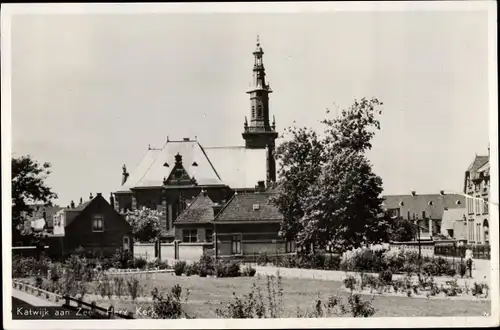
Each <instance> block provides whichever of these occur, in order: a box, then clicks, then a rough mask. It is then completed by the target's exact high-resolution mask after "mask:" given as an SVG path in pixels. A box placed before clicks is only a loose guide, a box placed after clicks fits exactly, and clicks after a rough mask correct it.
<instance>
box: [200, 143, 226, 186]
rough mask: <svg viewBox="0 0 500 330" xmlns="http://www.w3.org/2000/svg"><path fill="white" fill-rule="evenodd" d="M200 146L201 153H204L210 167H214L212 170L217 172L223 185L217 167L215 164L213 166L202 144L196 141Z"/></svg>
mask: <svg viewBox="0 0 500 330" xmlns="http://www.w3.org/2000/svg"><path fill="white" fill-rule="evenodd" d="M195 142H196V143H197V144H198V146H199V147H200V149H201V152H203V155H204V156H205V158H206V159H207V161H208V163H209V164H210V166H211V167H212V170H213V171H214V172H215V175H217V178H218V179H219V180H220V181H221V182H222V183H223V180H222V178H221V177H220V175H219V172H217V170H216V169H215V166H214V164H212V161H211V160H210V157H208V155H207V153H206V152H205V149H204V148H203V146H202V145H201V144H200V142H198V141H195Z"/></svg>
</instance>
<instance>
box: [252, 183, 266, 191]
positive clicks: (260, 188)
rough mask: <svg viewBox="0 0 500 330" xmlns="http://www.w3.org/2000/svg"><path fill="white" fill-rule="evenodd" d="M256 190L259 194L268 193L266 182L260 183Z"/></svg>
mask: <svg viewBox="0 0 500 330" xmlns="http://www.w3.org/2000/svg"><path fill="white" fill-rule="evenodd" d="M255 190H256V191H257V192H264V191H266V185H265V183H264V181H258V182H257V185H256V186H255Z"/></svg>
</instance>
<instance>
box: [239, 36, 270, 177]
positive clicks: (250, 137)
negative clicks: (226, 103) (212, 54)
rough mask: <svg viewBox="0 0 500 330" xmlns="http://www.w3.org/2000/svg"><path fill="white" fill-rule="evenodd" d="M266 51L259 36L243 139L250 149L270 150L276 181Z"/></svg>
mask: <svg viewBox="0 0 500 330" xmlns="http://www.w3.org/2000/svg"><path fill="white" fill-rule="evenodd" d="M263 55H264V51H263V50H262V47H261V45H260V40H259V36H257V45H256V49H255V51H254V52H253V56H254V65H253V81H252V85H251V87H250V89H249V90H248V91H247V93H248V94H249V96H250V121H249V122H248V121H247V119H246V117H245V123H244V126H243V127H244V131H243V134H242V135H243V139H245V146H246V147H247V148H249V149H265V148H267V149H268V155H269V156H268V157H269V160H268V164H267V165H268V177H269V179H268V180H270V181H275V178H276V174H275V161H274V146H275V140H276V138H277V137H278V133H277V132H276V126H275V122H274V116H273V123H272V125H271V124H270V114H269V94H270V93H272V90H271V87H270V86H269V83H268V82H266V71H265V68H264V62H263Z"/></svg>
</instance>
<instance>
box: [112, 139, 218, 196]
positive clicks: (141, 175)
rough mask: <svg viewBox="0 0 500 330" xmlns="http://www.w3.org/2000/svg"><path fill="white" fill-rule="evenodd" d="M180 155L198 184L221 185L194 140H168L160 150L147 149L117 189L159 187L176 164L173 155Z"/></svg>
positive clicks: (213, 169)
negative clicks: (125, 180)
mask: <svg viewBox="0 0 500 330" xmlns="http://www.w3.org/2000/svg"><path fill="white" fill-rule="evenodd" d="M177 154H179V155H181V156H182V165H183V167H184V169H185V170H186V171H187V173H188V174H189V176H191V178H193V177H194V178H195V179H196V181H197V183H198V185H222V184H223V183H222V181H221V179H220V177H219V175H218V174H217V172H216V170H215V168H214V167H213V166H212V163H211V162H210V160H209V158H208V157H207V155H206V153H205V151H204V150H203V148H202V147H201V145H200V144H199V143H198V142H196V141H168V142H167V143H165V145H164V146H163V148H162V149H161V150H157V149H153V150H148V152H147V153H146V155H145V156H144V157H143V159H142V161H141V162H140V163H139V165H138V166H137V168H136V169H135V170H134V171H133V172H132V173H131V174H130V176H129V178H128V179H127V182H125V184H124V185H123V186H122V187H120V189H119V191H129V190H130V188H140V187H160V186H162V185H163V179H164V178H168V176H169V175H170V172H171V171H172V169H173V168H174V165H175V156H176V155H177ZM165 164H168V166H166V165H165Z"/></svg>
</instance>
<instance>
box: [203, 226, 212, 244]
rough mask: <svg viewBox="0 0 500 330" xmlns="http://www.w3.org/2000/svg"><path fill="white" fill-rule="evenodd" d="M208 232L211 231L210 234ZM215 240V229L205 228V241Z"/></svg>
mask: <svg viewBox="0 0 500 330" xmlns="http://www.w3.org/2000/svg"><path fill="white" fill-rule="evenodd" d="M208 233H210V235H208ZM209 238H210V239H209ZM213 241H214V230H213V229H205V242H207V243H213Z"/></svg>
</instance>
